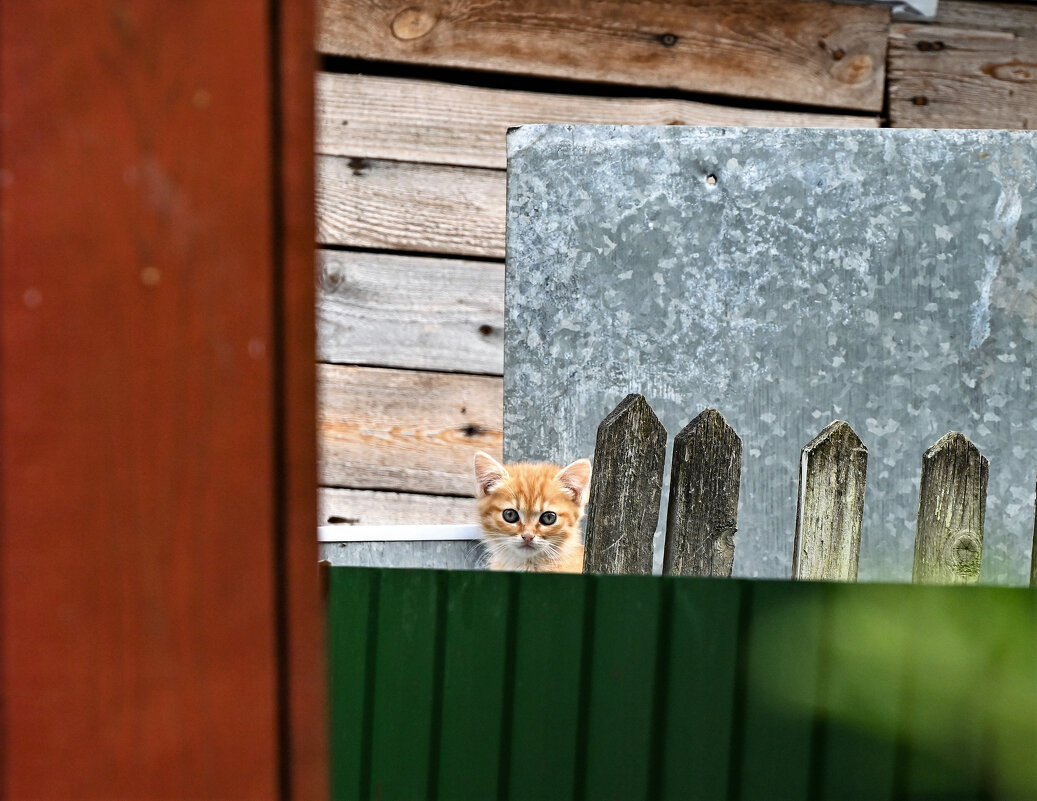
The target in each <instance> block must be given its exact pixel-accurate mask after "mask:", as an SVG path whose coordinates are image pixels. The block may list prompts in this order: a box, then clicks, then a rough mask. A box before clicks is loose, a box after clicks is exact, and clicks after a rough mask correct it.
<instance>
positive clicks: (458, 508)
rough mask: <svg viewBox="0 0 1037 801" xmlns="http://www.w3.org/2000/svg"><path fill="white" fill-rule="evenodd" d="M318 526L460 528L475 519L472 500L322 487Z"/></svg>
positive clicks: (318, 497) (318, 500) (475, 513)
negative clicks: (446, 526)
mask: <svg viewBox="0 0 1037 801" xmlns="http://www.w3.org/2000/svg"><path fill="white" fill-rule="evenodd" d="M317 509H318V513H317V522H318V524H319V525H322V526H327V525H335V524H339V525H343V526H384V525H412V526H416V525H425V526H435V525H464V524H466V523H476V522H478V520H479V518H478V516H477V512H476V508H475V498H459V497H455V496H453V495H419V494H417V493H410V492H382V491H380V490H351V489H338V488H332V487H322V488H321V489H320V490H319V491H318V492H317Z"/></svg>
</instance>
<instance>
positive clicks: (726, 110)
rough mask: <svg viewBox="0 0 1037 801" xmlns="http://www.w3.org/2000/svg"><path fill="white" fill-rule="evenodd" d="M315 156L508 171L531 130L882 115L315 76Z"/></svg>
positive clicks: (848, 124)
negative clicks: (509, 147)
mask: <svg viewBox="0 0 1037 801" xmlns="http://www.w3.org/2000/svg"><path fill="white" fill-rule="evenodd" d="M316 88H317V152H318V153H324V154H329V155H334V156H346V157H362V158H373V159H392V160H394V161H410V162H416V163H420V164H457V165H461V166H466V167H495V168H498V169H504V167H506V166H507V161H508V159H507V151H506V149H505V145H504V135H505V132H506V131H507V129H508V128H510V127H512V126H515V125H526V124H528V123H534V122H536V123H543V122H557V123H598V124H612V125H743V126H760V127H772V128H777V127H782V126H784V127H795V126H799V127H814V128H874V127H877V126H878V119H877V118H876V117H871V116H868V117H865V116H856V115H853V116H851V115H844V114H812V113H808V112H802V111H773V110H771V109H745V108H738V107H737V106H716V105H711V104H708V103H696V102H692V101H688V100H672V99H669V98H641V97H595V96H593V95H561V94H551V93H548V92H522V91H516V90H511V89H487V88H484V87H480V86H463V85H460V84H450V83H442V82H440V81H425V80H420V79H414V78H385V77H382V76H378V75H344V74H337V73H326V72H324V73H318V74H317V87H316Z"/></svg>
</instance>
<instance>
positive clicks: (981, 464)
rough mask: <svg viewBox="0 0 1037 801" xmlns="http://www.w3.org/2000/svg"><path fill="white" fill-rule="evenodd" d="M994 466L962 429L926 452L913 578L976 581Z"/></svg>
mask: <svg viewBox="0 0 1037 801" xmlns="http://www.w3.org/2000/svg"><path fill="white" fill-rule="evenodd" d="M989 472H990V465H989V463H988V462H987V460H986V457H984V456H983V455H982V454H981V453H980V452H979V449H978V448H977V447H976V446H975V445H973V444H972V443H971V442H969V440H968V439H967V438H966V437H965V436H964V435H963V434H960V433H959V432H957V431H951V432H949V433H947V434H945V435H944V436H943V437H941V438H940V439H939V440H938V441H937V442H936V444H935V445H933V446H932V447H931V448H930V449H929V450H927V451H926V452H925V453H924V454H923V455H922V485H921V489H920V492H919V497H918V530H917V533H916V534H915V562H914V571H913V573H912V578H913V580H914V581H917V582H921V583H926V584H973V583H975V582H976V581H977V580H978V579H979V569H980V561H981V559H982V556H983V518H984V516H985V514H986V505H987V477H988V475H989Z"/></svg>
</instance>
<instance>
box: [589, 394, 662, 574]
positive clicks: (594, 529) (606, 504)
mask: <svg viewBox="0 0 1037 801" xmlns="http://www.w3.org/2000/svg"><path fill="white" fill-rule="evenodd" d="M665 458H666V429H665V428H663V425H662V423H660V422H659V418H658V417H656V416H655V412H654V411H652V407H651V406H649V405H648V401H646V400H645V399H644V396H642V395H636V394H630V395H627V396H626V398H624V399H623V400H622V402H620V404H619V405H618V406H617V407H616V408H615V409H613V410H612V412H611V413H610V414H609V415H608V416H607V417H606V418H605V419H604V420H602V421H601V425H599V426H598V437H597V442H596V443H595V445H594V474H593V476H592V478H591V491H590V502H589V505H588V509H587V538H586V556H585V558H584V562H583V572H584V573H651V572H652V538H653V535H654V534H655V524H656V522H658V519H659V500H660V498H661V495H662V481H663V466H664V462H665Z"/></svg>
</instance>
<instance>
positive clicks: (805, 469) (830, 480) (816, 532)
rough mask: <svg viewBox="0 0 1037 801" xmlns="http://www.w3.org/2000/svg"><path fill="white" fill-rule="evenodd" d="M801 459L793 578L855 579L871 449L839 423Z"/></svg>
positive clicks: (830, 426) (824, 432)
mask: <svg viewBox="0 0 1037 801" xmlns="http://www.w3.org/2000/svg"><path fill="white" fill-rule="evenodd" d="M799 459H800V463H799V502H798V505H797V509H796V539H795V549H794V551H793V556H792V577H793V578H795V579H807V580H815V581H856V580H857V563H858V561H859V559H860V553H861V519H862V518H863V516H864V487H865V483H866V480H867V473H868V449H867V448H865V447H864V443H863V442H861V439H860V437H858V436H857V433H856V432H855V431H854V430H853V428H852V427H851V426H850V424H849V423H844V422H843V421H842V420H835V421H833V422H831V423H829V424H828V425H827V426H825V427H824V429H822V431H821V433H820V434H818V435H817V436H816V437H814V439H812V440H811V441H810V442H808V443H807V444H806V445H805V446H804V448H803V452H802V453H801V454H800V457H799Z"/></svg>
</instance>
